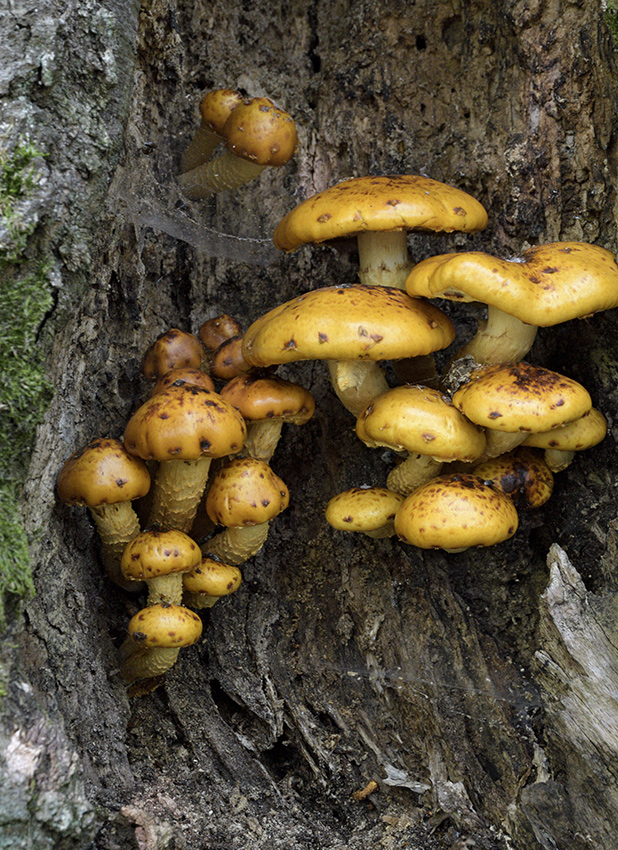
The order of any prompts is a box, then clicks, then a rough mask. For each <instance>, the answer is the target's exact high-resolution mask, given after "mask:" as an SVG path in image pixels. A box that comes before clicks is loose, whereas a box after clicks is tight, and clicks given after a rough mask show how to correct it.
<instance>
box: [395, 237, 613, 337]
mask: <svg viewBox="0 0 618 850" xmlns="http://www.w3.org/2000/svg"><path fill="white" fill-rule="evenodd" d="M406 290H407V292H408V293H409V294H410V295H413V296H423V297H426V298H450V299H453V300H457V301H481V302H482V303H483V304H491V305H492V306H493V307H498V308H499V309H500V310H503V311H504V312H505V313H508V314H509V315H510V316H515V317H516V318H518V319H520V320H521V321H522V322H526V323H527V324H530V325H536V326H539V327H548V326H550V325H556V324H559V323H560V322H566V321H568V320H569V319H576V318H580V317H582V316H589V315H591V314H592V313H596V312H597V311H599V310H607V309H609V308H611V307H616V306H618V265H617V264H616V258H615V257H614V255H613V254H612V253H611V251H607V250H605V248H599V247H598V246H597V245H589V244H587V243H585V242H553V243H550V244H547V245H538V246H536V247H534V248H530V249H529V250H528V251H525V252H524V253H523V254H522V255H521V257H516V258H514V259H510V260H501V259H498V258H497V257H492V256H491V254H485V253H483V252H480V251H472V252H468V253H460V254H443V255H441V256H438V257H430V258H429V259H427V260H423V261H422V262H420V263H418V265H416V266H414V268H413V269H412V271H411V272H410V275H409V277H408V279H407V281H406Z"/></svg>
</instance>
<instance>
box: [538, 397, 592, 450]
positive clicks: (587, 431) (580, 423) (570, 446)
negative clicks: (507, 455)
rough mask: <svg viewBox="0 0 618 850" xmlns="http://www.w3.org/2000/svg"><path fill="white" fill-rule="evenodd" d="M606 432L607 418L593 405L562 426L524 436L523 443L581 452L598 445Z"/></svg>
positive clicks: (542, 447) (540, 447)
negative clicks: (578, 417) (579, 416)
mask: <svg viewBox="0 0 618 850" xmlns="http://www.w3.org/2000/svg"><path fill="white" fill-rule="evenodd" d="M606 434H607V419H606V418H605V417H604V416H603V414H602V413H601V411H600V410H597V409H596V407H593V408H591V409H590V410H589V412H588V413H585V414H584V415H583V416H582V417H581V419H576V420H575V421H574V422H569V424H568V425H565V426H564V428H556V429H555V430H554V431H544V432H542V433H538V434H530V436H529V437H526V439H525V441H524V445H525V446H534V447H535V448H537V449H555V450H556V451H561V452H581V451H583V450H584V449H591V448H592V447H593V446H596V445H598V443H600V442H601V441H602V440H604V439H605V435H606Z"/></svg>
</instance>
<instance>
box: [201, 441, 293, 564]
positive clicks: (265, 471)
mask: <svg viewBox="0 0 618 850" xmlns="http://www.w3.org/2000/svg"><path fill="white" fill-rule="evenodd" d="M289 498H290V495H289V492H288V488H287V487H286V486H285V484H284V483H283V481H282V480H281V479H280V478H279V477H278V476H277V475H275V473H274V472H273V471H272V469H271V468H270V466H269V465H268V464H267V463H265V462H264V461H262V460H256V458H252V457H244V458H236V459H235V460H232V461H230V463H228V464H226V465H225V466H224V467H223V468H222V469H220V470H219V471H218V472H217V474H216V475H215V477H214V478H213V480H212V483H211V485H210V488H209V490H208V493H207V495H206V511H207V513H208V516H209V517H210V519H211V520H212V521H213V522H215V523H217V524H218V525H224V526H226V527H225V530H224V531H222V532H220V533H219V534H216V535H215V536H214V537H213V538H211V539H210V540H208V541H207V542H206V543H204V544H203V545H202V552H203V554H205V555H210V556H211V557H214V558H219V559H220V560H221V561H223V563H225V564H231V565H233V566H236V565H238V564H242V563H243V561H246V560H248V559H249V558H251V557H252V556H253V555H255V554H256V553H257V552H259V550H260V549H261V548H262V546H263V545H264V543H265V542H266V538H267V536H268V527H269V524H270V521H271V520H272V519H274V517H276V516H277V515H278V514H280V513H281V511H283V510H285V508H287V506H288V502H289Z"/></svg>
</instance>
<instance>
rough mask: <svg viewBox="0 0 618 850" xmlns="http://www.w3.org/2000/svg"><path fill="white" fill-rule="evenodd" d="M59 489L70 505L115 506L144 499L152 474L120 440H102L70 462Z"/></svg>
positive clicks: (61, 496) (59, 481)
mask: <svg viewBox="0 0 618 850" xmlns="http://www.w3.org/2000/svg"><path fill="white" fill-rule="evenodd" d="M56 489H57V492H58V496H59V497H60V499H62V501H63V502H66V503H67V504H69V505H87V506H88V507H89V508H96V507H98V506H99V505H114V504H116V503H118V502H130V501H132V500H133V499H140V498H141V497H142V496H145V495H146V493H147V492H148V490H149V489H150V473H149V472H148V468H147V467H146V464H145V463H144V461H143V460H141V459H140V458H138V457H134V456H133V455H132V454H129V452H127V450H126V449H125V447H124V446H123V444H122V443H121V442H120V440H114V439H111V438H107V437H99V438H97V439H95V440H92V441H91V442H90V443H88V445H87V446H85V447H84V448H82V449H79V450H78V451H76V452H74V453H73V454H72V455H71V456H70V457H69V458H68V460H67V461H66V462H65V463H64V465H63V467H62V469H61V470H60V472H59V473H58V479H57V482H56Z"/></svg>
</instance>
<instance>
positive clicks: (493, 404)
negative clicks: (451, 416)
mask: <svg viewBox="0 0 618 850" xmlns="http://www.w3.org/2000/svg"><path fill="white" fill-rule="evenodd" d="M453 403H454V404H455V406H456V407H457V408H459V410H461V412H462V413H464V414H465V415H466V416H467V417H468V419H471V420H472V422H476V423H477V425H481V426H482V427H484V428H491V429H493V430H495V431H507V432H510V433H515V432H517V431H530V432H536V431H551V430H553V429H554V428H561V427H562V426H563V425H566V424H567V423H568V422H572V421H573V420H574V419H579V418H580V417H581V416H583V415H584V414H585V413H587V412H588V411H589V410H590V408H591V406H592V400H591V398H590V395H589V394H588V391H587V390H586V389H585V387H583V386H582V385H581V384H579V383H577V381H574V380H573V379H572V378H567V377H565V376H564V375H560V374H558V373H557V372H552V371H550V370H549V369H544V368H543V367H541V366H531V365H530V364H529V363H524V362H521V363H508V364H506V365H504V366H502V365H498V366H486V367H484V368H481V369H477V370H476V371H475V372H473V373H472V375H471V376H470V380H469V381H468V382H467V383H465V384H463V386H461V387H460V388H459V389H458V390H457V392H456V393H455V394H454V395H453Z"/></svg>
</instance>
